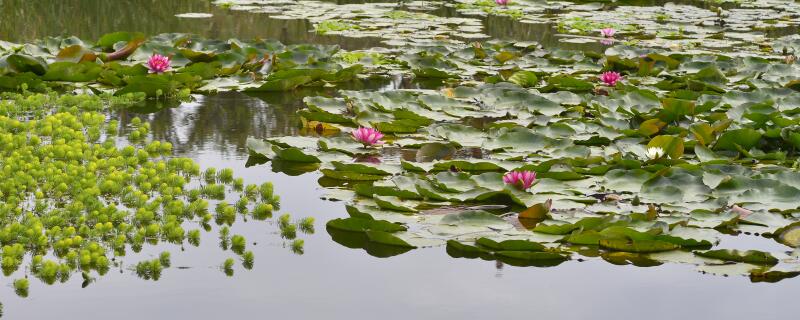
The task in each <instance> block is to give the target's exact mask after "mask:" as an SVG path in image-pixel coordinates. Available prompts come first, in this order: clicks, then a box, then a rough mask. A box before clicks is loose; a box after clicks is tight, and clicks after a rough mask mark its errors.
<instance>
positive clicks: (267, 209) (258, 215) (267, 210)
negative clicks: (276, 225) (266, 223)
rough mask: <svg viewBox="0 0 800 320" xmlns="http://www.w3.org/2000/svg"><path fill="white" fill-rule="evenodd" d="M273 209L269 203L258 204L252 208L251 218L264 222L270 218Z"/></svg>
mask: <svg viewBox="0 0 800 320" xmlns="http://www.w3.org/2000/svg"><path fill="white" fill-rule="evenodd" d="M273 209H274V208H273V207H272V205H271V204H269V203H258V204H256V205H255V207H254V208H253V218H255V219H256V220H264V219H267V218H270V217H272V211H273Z"/></svg>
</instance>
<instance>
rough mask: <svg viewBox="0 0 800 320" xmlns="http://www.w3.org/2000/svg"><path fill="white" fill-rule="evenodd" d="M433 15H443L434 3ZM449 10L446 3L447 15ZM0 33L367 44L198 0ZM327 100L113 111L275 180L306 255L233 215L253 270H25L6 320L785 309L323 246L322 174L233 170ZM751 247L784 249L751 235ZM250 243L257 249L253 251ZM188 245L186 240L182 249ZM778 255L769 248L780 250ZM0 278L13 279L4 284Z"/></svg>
mask: <svg viewBox="0 0 800 320" xmlns="http://www.w3.org/2000/svg"><path fill="white" fill-rule="evenodd" d="M185 12H209V13H212V14H213V15H214V16H213V17H212V18H210V19H181V18H177V17H175V16H174V15H175V14H177V13H185ZM443 14H447V13H446V12H445V13H443ZM449 14H455V13H454V12H450V13H449ZM0 17H1V18H2V19H0V39H2V40H7V41H20V42H21V41H27V40H31V39H36V38H41V37H43V36H49V35H62V34H63V35H76V36H79V37H84V38H89V39H94V38H97V37H98V36H100V35H102V34H104V33H107V32H111V31H117V30H137V31H143V32H146V33H149V34H158V33H163V32H192V33H198V34H201V35H204V36H207V37H211V38H231V37H236V38H241V39H247V38H253V37H262V38H276V39H279V40H280V41H283V42H285V43H308V42H313V43H331V44H334V43H335V44H339V45H341V46H343V47H345V48H361V47H371V46H374V45H377V44H378V43H379V41H377V40H370V39H353V38H343V37H332V36H319V35H316V34H315V33H311V32H308V30H309V28H310V25H309V24H308V23H307V22H305V21H295V20H275V19H266V18H265V17H264V16H263V15H258V14H252V13H247V12H231V11H227V10H223V9H219V8H218V7H216V6H215V5H213V4H211V3H209V1H205V0H174V1H155V0H135V1H134V0H129V1H94V0H64V1H46V3H45V1H25V0H0ZM486 23H487V30H488V32H487V33H488V34H490V35H505V36H509V35H510V36H511V37H514V38H517V39H524V40H539V41H543V42H545V43H546V42H547V39H548V38H549V37H552V35H551V34H548V32H549V31H547V30H550V28H549V27H548V28H544V27H543V28H541V29H536V28H534V27H531V26H528V27H527V28H528V29H515V23H514V22H512V21H510V20H508V19H505V18H490V19H489V20H488V21H487V22H486ZM359 85H360V86H361V87H360V89H374V90H391V89H396V88H408V87H413V86H415V84H413V83H408V82H407V81H404V80H397V79H387V80H375V81H374V82H370V83H361V84H359ZM320 94H322V95H329V96H332V95H335V94H336V91H335V90H334V89H325V90H323V91H318V90H307V91H302V90H301V91H297V92H292V93H283V94H268V95H246V94H242V93H223V94H218V95H211V96H196V97H195V101H194V102H191V103H183V104H181V105H179V106H177V107H175V108H171V109H165V110H161V111H158V112H155V113H136V112H135V110H130V111H121V112H119V114H118V117H119V119H120V121H121V122H122V123H123V124H124V123H125V122H126V121H129V119H131V118H132V117H133V116H141V117H143V118H144V119H146V120H147V121H149V122H150V123H151V128H152V130H151V133H152V137H153V138H155V139H160V140H166V141H170V142H171V143H172V144H173V145H174V151H175V155H177V156H183V157H189V158H192V159H195V160H196V161H197V162H198V163H200V165H201V166H202V167H203V168H206V167H210V166H213V167H217V168H226V167H230V168H232V169H234V171H235V173H236V176H239V177H243V178H244V179H245V183H261V182H264V181H273V182H274V183H275V190H276V193H277V194H279V195H280V196H281V199H282V202H281V212H287V213H291V214H292V215H293V216H296V217H306V216H313V217H315V218H316V221H317V223H316V232H315V233H314V234H312V235H301V236H300V238H303V239H304V240H305V252H304V254H302V255H298V254H295V253H293V252H292V251H291V250H290V249H289V248H287V247H286V244H285V243H284V242H283V241H281V240H280V237H279V236H277V230H276V228H275V226H274V225H272V222H269V221H267V222H260V221H250V222H246V223H243V222H241V221H239V222H237V223H236V224H235V225H234V227H233V228H232V230H233V233H237V234H242V235H244V236H245V237H246V238H247V239H248V245H249V249H251V250H253V252H254V253H255V254H256V260H255V266H254V268H253V269H252V270H243V269H241V268H240V266H237V267H236V268H235V274H234V276H232V277H228V276H226V275H225V274H224V273H223V272H221V271H220V270H219V267H218V266H219V263H220V261H222V260H224V259H225V258H226V257H228V255H227V254H226V253H225V252H223V251H221V250H219V248H216V243H217V242H218V240H217V239H216V233H215V232H210V233H206V234H204V235H203V238H202V240H201V243H202V245H200V246H199V247H190V246H186V247H185V248H181V247H180V246H177V245H172V244H162V245H159V246H158V247H148V246H145V249H144V250H143V251H142V252H141V253H137V254H133V255H130V256H129V257H126V260H127V261H137V260H138V258H139V257H141V258H152V257H155V256H157V254H158V252H161V251H163V250H169V251H171V252H172V264H173V266H176V267H177V268H174V267H173V268H170V269H167V270H165V271H164V273H163V275H162V277H161V279H160V280H158V281H144V280H142V279H139V278H137V277H136V276H135V275H134V274H132V273H131V272H130V271H129V270H128V269H126V268H119V269H118V270H112V271H111V272H109V274H107V275H106V276H103V277H99V278H98V279H97V280H96V281H94V282H92V283H90V284H89V285H88V286H86V287H85V288H83V287H82V279H80V277H77V276H73V277H72V279H71V280H69V281H67V282H66V283H60V284H55V285H46V284H44V283H42V282H39V281H31V288H30V291H31V295H30V296H29V297H28V298H20V297H18V296H17V295H15V294H14V292H13V289H8V288H6V289H4V290H0V302H2V307H3V309H2V316H3V318H4V319H6V318H7V319H53V318H62V319H107V318H111V317H113V318H115V319H144V318H151V319H168V318H177V319H218V318H223V317H229V318H241V319H252V318H261V317H263V318H268V317H269V318H272V317H274V318H283V317H291V318H296V319H318V318H326V319H367V318H376V317H377V318H382V319H409V318H416V319H442V318H445V319H450V318H468V319H489V318H497V319H529V318H532V317H535V318H551V319H587V318H591V319H630V318H648V319H675V318H688V319H699V318H709V317H710V318H715V319H721V318H724V319H752V318H756V319H776V318H786V315H790V314H792V313H795V312H796V308H795V307H794V305H793V303H794V301H795V300H796V293H797V290H798V289H799V288H800V286H798V283H799V282H798V281H795V280H787V281H782V282H779V283H752V282H750V280H749V279H748V278H746V277H738V276H737V277H723V276H710V275H704V274H701V273H699V272H697V271H695V270H694V268H693V267H691V266H685V265H674V264H665V265H661V266H658V267H652V268H643V267H635V266H632V265H626V266H618V265H613V264H610V263H607V262H604V261H597V260H592V261H585V262H579V261H575V260H573V261H569V262H567V263H564V264H562V265H560V266H558V267H552V268H535V267H513V266H509V265H504V264H502V263H497V262H492V261H482V260H479V259H475V260H466V259H453V258H451V257H449V256H448V255H447V254H446V253H445V250H444V248H443V247H435V248H423V249H419V250H413V251H411V252H408V253H405V254H402V255H398V256H394V257H391V258H377V257H373V256H370V255H368V254H367V253H366V252H364V251H363V250H358V249H350V248H347V247H345V246H342V245H340V244H338V243H336V242H334V241H332V239H331V236H330V235H329V234H328V233H327V232H325V228H324V223H325V222H327V221H328V220H330V219H334V218H340V217H345V216H347V213H346V212H345V209H344V206H343V205H342V204H341V203H339V202H331V201H326V200H322V199H321V197H322V196H323V195H324V194H325V193H326V191H325V190H324V189H323V188H321V187H320V185H319V183H318V180H319V179H320V178H321V177H322V175H321V174H319V173H317V172H314V173H306V174H302V175H299V176H289V175H286V174H284V173H280V172H274V171H273V170H271V169H270V165H269V164H264V165H256V166H252V167H245V163H246V162H247V159H248V151H247V148H246V146H245V143H246V139H247V138H248V137H250V136H253V137H257V138H265V137H272V136H284V135H295V134H298V132H299V129H298V121H299V120H298V119H297V117H296V116H295V111H296V110H298V109H299V108H302V107H303V102H302V98H303V97H304V96H307V95H320ZM724 241H748V242H750V247H751V248H753V249H759V248H770V249H771V250H774V249H775V248H776V247H779V246H780V245H779V244H777V243H775V242H774V241H772V240H768V239H764V238H760V237H755V236H748V237H737V238H733V237H732V238H731V239H725V240H724ZM251 243H254V244H255V245H252V246H250V244H251ZM184 249H185V250H184ZM778 250H780V249H778ZM1 283H3V284H5V285H7V286H10V283H11V279H10V278H3V280H2V281H1Z"/></svg>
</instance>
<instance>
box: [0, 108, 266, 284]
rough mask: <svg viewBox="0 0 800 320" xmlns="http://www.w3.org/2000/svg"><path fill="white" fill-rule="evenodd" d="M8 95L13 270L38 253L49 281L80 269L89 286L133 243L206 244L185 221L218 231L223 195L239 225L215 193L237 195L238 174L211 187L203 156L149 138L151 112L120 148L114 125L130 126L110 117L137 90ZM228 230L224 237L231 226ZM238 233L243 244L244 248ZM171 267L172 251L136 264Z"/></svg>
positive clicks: (4, 209) (1, 234) (7, 244)
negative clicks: (177, 153)
mask: <svg viewBox="0 0 800 320" xmlns="http://www.w3.org/2000/svg"><path fill="white" fill-rule="evenodd" d="M0 101H2V102H0V107H2V108H3V110H5V113H4V114H3V115H0V140H2V145H0V155H1V157H0V165H2V167H4V168H6V169H5V170H0V171H1V172H0V178H2V179H3V181H5V182H3V183H2V184H0V200H2V201H0V216H2V217H3V219H2V222H3V223H2V225H0V242H2V245H3V246H2V249H0V250H1V251H2V252H1V254H0V255H1V256H0V260H1V261H0V262H1V263H0V265H1V266H2V269H3V272H4V274H6V275H9V276H10V275H12V274H13V273H15V272H17V271H19V270H20V269H21V267H22V266H23V264H24V263H26V262H25V259H24V257H25V256H26V255H27V254H31V257H32V258H31V259H30V262H28V266H29V268H27V269H25V270H29V272H30V274H31V275H33V276H34V277H35V278H37V279H40V280H41V281H42V282H44V283H47V284H53V283H55V282H66V281H68V280H69V279H70V276H71V275H72V274H73V273H75V272H80V273H81V274H82V276H83V278H84V284H88V282H91V279H94V277H93V276H92V274H94V273H96V274H97V275H104V274H106V273H107V272H108V271H109V270H110V269H111V268H112V267H115V266H121V265H122V261H123V260H124V259H125V255H126V254H127V251H128V250H129V249H130V250H132V251H133V252H141V251H142V250H143V248H144V247H145V246H150V245H158V244H159V243H160V242H161V241H167V242H172V243H176V244H182V243H183V242H184V241H187V239H188V242H189V243H190V244H192V245H195V246H196V245H199V242H200V237H201V234H200V232H201V231H200V230H190V231H189V232H186V229H185V228H186V226H187V225H188V224H191V223H199V224H200V225H201V226H202V227H203V228H204V229H206V230H211V227H210V226H209V225H208V223H209V222H210V221H211V220H213V219H214V216H213V215H212V214H211V213H209V212H208V206H209V205H210V203H209V201H215V202H214V203H213V205H214V206H215V211H216V213H217V215H218V218H219V223H220V224H225V225H227V224H233V222H234V220H235V215H236V208H235V207H233V206H231V205H228V204H227V203H226V202H224V201H219V200H213V199H212V198H217V199H220V198H221V199H224V198H225V197H226V195H227V193H228V192H233V191H232V190H230V189H232V188H233V187H232V186H230V185H232V184H233V183H232V182H234V181H236V180H235V178H233V179H231V178H230V177H231V176H230V173H229V172H227V171H226V170H220V171H219V172H220V173H222V175H221V179H220V180H224V181H226V182H228V185H225V184H216V181H215V182H214V183H212V184H206V185H203V184H202V183H201V181H199V180H201V174H200V173H201V170H200V167H199V165H198V164H197V163H195V162H194V161H192V160H190V159H186V158H176V157H173V156H172V155H171V153H172V145H171V144H170V143H167V142H161V141H157V140H152V141H148V140H149V138H145V137H144V136H145V135H149V128H150V125H149V123H148V122H145V121H144V120H143V119H142V118H138V117H134V118H132V120H131V121H130V125H129V127H127V128H124V130H128V129H130V130H132V131H135V132H140V134H141V135H142V136H138V137H130V138H129V139H128V141H127V142H124V140H125V139H124V137H123V138H122V139H121V140H123V143H121V146H120V145H118V144H117V137H115V136H113V135H108V134H109V133H113V132H114V131H115V130H108V129H107V126H114V127H117V126H120V124H119V122H117V121H111V120H109V117H111V114H112V113H111V112H110V111H111V109H113V108H119V107H125V106H127V105H129V104H130V103H131V102H132V101H133V100H131V98H130V97H115V96H111V95H108V94H101V95H94V96H90V95H59V94H56V93H47V94H32V93H25V94H3V95H2V99H0ZM16 105H19V106H17V107H12V106H16ZM106 111H109V112H106ZM120 131H123V130H120ZM99 133H105V134H106V135H102V134H99ZM118 133H119V134H124V133H123V132H118ZM131 139H133V140H134V141H130V140H131ZM145 141H147V142H146V143H145ZM214 172H215V174H216V173H217V171H216V170H215V171H214ZM221 182H222V181H221ZM245 197H246V196H245V195H244V194H242V195H241V197H240V198H245ZM270 201H277V200H276V199H275V198H274V197H270ZM237 205H239V206H245V207H247V206H249V202H248V203H244V202H242V203H238V204H237ZM246 211H247V210H244V211H243V212H246ZM231 214H232V215H231ZM220 230H221V235H223V236H224V235H225V234H226V233H225V231H224V230H228V229H227V228H226V227H223V228H221V229H220ZM227 232H228V233H229V231H227ZM222 239H227V238H226V237H222ZM235 240H236V243H235V244H236V245H237V249H236V250H238V251H244V250H239V249H238V248H239V247H241V246H240V245H239V244H240V242H241V241H240V240H239V239H238V238H236V239H235ZM242 240H243V239H242ZM228 241H230V239H228ZM44 257H48V258H47V259H45V258H44ZM169 265H170V254H169V253H168V252H162V253H161V254H160V255H159V257H158V259H154V260H148V261H141V262H139V263H137V264H136V265H135V266H134V267H133V268H131V271H133V272H134V273H136V274H137V275H138V276H140V277H142V278H144V279H154V280H156V279H158V278H159V277H160V275H161V270H162V269H163V268H166V267H169ZM87 279H88V280H87Z"/></svg>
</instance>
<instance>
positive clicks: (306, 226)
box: [298, 217, 314, 234]
mask: <svg viewBox="0 0 800 320" xmlns="http://www.w3.org/2000/svg"><path fill="white" fill-rule="evenodd" d="M298 225H299V226H300V231H302V232H303V233H307V234H312V233H314V217H305V218H303V219H300V222H299V223H298Z"/></svg>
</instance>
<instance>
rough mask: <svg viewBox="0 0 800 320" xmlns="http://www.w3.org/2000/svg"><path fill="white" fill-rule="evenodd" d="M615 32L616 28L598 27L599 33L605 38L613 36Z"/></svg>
mask: <svg viewBox="0 0 800 320" xmlns="http://www.w3.org/2000/svg"><path fill="white" fill-rule="evenodd" d="M615 33H617V30H614V28H603V29H600V35H601V36H604V37H606V38H611V37H614V34H615Z"/></svg>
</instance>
